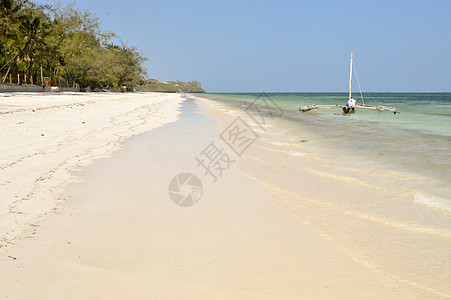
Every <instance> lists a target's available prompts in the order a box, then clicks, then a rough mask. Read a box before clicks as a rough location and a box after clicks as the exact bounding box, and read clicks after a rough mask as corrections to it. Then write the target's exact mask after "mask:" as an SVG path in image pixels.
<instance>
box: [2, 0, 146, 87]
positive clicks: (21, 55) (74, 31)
mask: <svg viewBox="0 0 451 300" xmlns="http://www.w3.org/2000/svg"><path fill="white" fill-rule="evenodd" d="M0 36H1V40H0V74H2V78H1V80H0V82H6V83H9V78H13V79H12V81H13V82H14V83H17V78H18V76H19V78H20V80H21V82H25V83H31V82H33V83H35V84H39V83H41V74H42V77H49V78H51V80H52V83H53V84H55V83H60V84H61V85H66V86H74V85H75V84H78V85H79V86H80V87H81V88H85V87H91V88H108V87H116V86H136V85H140V84H144V83H145V79H144V76H145V75H146V71H145V69H144V67H143V63H144V62H145V61H146V60H147V58H145V57H144V56H143V55H142V54H141V52H140V51H139V50H138V49H137V48H135V47H129V46H127V45H125V44H123V43H122V42H120V43H119V44H115V43H114V42H113V41H116V40H119V41H120V38H119V37H118V36H116V35H115V34H114V33H111V32H104V31H103V30H102V29H101V28H100V24H99V22H98V19H97V18H96V17H95V16H93V15H92V14H91V13H90V12H89V11H81V10H78V9H76V8H75V7H74V4H70V5H68V6H66V7H59V6H50V5H44V6H43V5H38V4H36V3H34V2H32V1H31V0H0ZM41 70H42V71H41ZM41 72H42V73H41ZM25 78H26V79H25ZM33 79H34V80H33Z"/></svg>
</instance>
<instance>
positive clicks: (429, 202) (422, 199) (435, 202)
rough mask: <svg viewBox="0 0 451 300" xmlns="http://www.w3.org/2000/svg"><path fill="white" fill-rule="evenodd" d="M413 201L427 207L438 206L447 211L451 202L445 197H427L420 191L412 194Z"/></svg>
mask: <svg viewBox="0 0 451 300" xmlns="http://www.w3.org/2000/svg"><path fill="white" fill-rule="evenodd" d="M413 198H414V201H415V202H416V203H419V204H423V205H426V206H429V207H433V208H438V209H441V210H444V211H447V212H451V204H450V203H447V202H449V201H447V200H445V199H439V198H435V197H427V196H425V195H423V194H422V193H420V192H417V193H415V194H414V195H413Z"/></svg>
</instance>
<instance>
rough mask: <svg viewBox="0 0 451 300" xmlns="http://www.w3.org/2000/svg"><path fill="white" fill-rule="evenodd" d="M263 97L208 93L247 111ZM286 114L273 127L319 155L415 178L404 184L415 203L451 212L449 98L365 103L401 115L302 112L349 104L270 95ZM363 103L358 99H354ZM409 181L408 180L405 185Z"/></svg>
mask: <svg viewBox="0 0 451 300" xmlns="http://www.w3.org/2000/svg"><path fill="white" fill-rule="evenodd" d="M259 95H260V93H241V94H238V93H227V94H206V95H205V97H207V98H209V99H212V100H217V101H221V102H223V103H226V104H229V105H232V106H235V107H241V109H244V108H245V107H246V106H247V105H248V104H249V103H251V102H253V101H254V100H255V99H256V98H257V97H258V96H259ZM266 95H267V96H268V97H269V98H270V99H272V100H273V101H274V103H276V104H277V105H278V106H279V107H280V108H281V109H282V110H283V115H282V117H280V118H277V119H276V120H275V121H274V122H273V123H272V126H275V127H277V128H278V129H282V130H283V131H284V132H285V133H286V134H287V135H289V136H291V137H292V138H293V139H294V140H296V139H298V140H299V141H303V142H308V143H309V144H310V145H311V149H313V150H314V151H316V152H319V153H322V154H326V155H329V156H330V157H333V156H334V155H336V154H337V153H339V154H342V155H344V156H345V157H347V158H349V159H353V160H355V161H356V162H357V163H360V164H361V166H362V167H368V166H369V165H371V168H375V169H378V168H380V169H384V170H392V171H396V172H402V173H403V174H407V175H412V176H411V179H409V181H410V182H404V183H403V184H405V185H408V186H409V188H411V189H413V190H414V189H416V188H417V189H418V190H419V191H420V192H419V193H418V194H417V195H416V198H417V199H416V201H418V202H422V203H423V204H426V205H429V206H433V207H436V208H440V209H443V210H445V211H448V212H451V196H450V195H451V93H366V94H364V101H365V104H370V105H384V106H390V107H395V108H396V109H397V110H398V111H399V112H400V114H396V115H395V114H393V113H391V112H380V111H376V110H366V109H358V110H357V111H356V113H355V114H352V115H346V116H343V115H341V114H340V113H341V109H340V108H331V109H322V110H312V111H309V112H304V113H302V112H299V111H298V108H299V107H300V106H305V105H310V104H318V105H322V104H345V103H346V101H347V98H348V95H347V94H346V93H268V94H266ZM353 97H354V98H355V99H356V100H357V103H362V100H361V99H360V95H354V96H353ZM404 181H406V180H404Z"/></svg>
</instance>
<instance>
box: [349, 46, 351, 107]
mask: <svg viewBox="0 0 451 300" xmlns="http://www.w3.org/2000/svg"><path fill="white" fill-rule="evenodd" d="M351 88H352V52H351V66H350V67H349V100H351Z"/></svg>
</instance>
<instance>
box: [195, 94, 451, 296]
mask: <svg viewBox="0 0 451 300" xmlns="http://www.w3.org/2000/svg"><path fill="white" fill-rule="evenodd" d="M258 96H259V94H207V95H203V96H202V97H206V98H209V99H212V100H215V101H217V102H218V104H219V105H218V109H220V110H223V111H224V112H226V113H228V114H230V115H232V116H237V115H240V116H243V118H246V114H245V112H244V110H245V108H246V107H247V106H248V105H249V104H250V103H252V102H254V101H255V100H256V98H257V97H258ZM268 96H269V97H270V99H272V101H274V103H275V104H277V106H279V107H280V108H281V109H282V111H283V115H282V116H281V117H276V118H273V119H272V120H270V121H269V122H268V123H267V126H265V128H264V129H261V128H260V127H259V126H258V125H257V124H252V121H251V123H249V125H250V126H251V128H253V129H254V130H255V131H256V132H258V133H259V134H260V133H261V134H260V139H258V141H257V142H256V143H255V144H254V145H252V147H250V148H249V150H247V152H246V153H245V155H244V156H245V157H246V159H244V160H241V163H240V165H239V168H240V170H241V171H242V172H243V173H245V174H247V175H248V176H250V177H251V178H254V179H255V180H257V181H258V182H260V183H261V184H263V185H265V186H266V187H267V188H268V189H269V191H270V193H271V195H272V200H273V202H272V203H273V205H275V206H276V207H279V208H280V209H282V210H284V211H286V212H287V213H288V214H289V215H291V216H293V217H296V218H298V219H300V221H301V222H303V223H305V224H308V225H311V226H312V228H313V229H314V230H316V231H317V232H318V234H320V235H321V236H323V237H324V238H326V239H327V240H329V241H330V242H331V243H333V244H335V245H336V246H337V248H338V249H341V250H342V251H343V252H344V253H346V254H347V255H349V256H350V257H352V259H354V260H355V261H357V262H358V263H359V264H361V265H363V266H365V267H368V268H370V269H373V270H374V271H376V272H377V273H379V274H381V275H382V276H387V277H389V278H392V279H393V280H394V281H396V282H397V283H398V285H399V286H400V287H401V288H402V289H404V290H405V291H406V293H408V294H410V295H411V296H412V298H417V299H449V298H451V285H450V282H449V278H451V175H450V174H451V93H368V94H365V95H364V96H365V98H364V99H365V103H366V104H372V105H384V106H390V107H395V108H396V109H397V110H398V111H399V112H400V114H393V113H392V112H380V111H375V110H365V109H357V111H356V113H355V114H351V115H346V116H344V115H342V114H341V108H339V107H338V108H331V109H324V110H312V111H309V112H304V113H303V112H299V111H298V108H299V107H300V106H305V105H309V104H318V105H321V104H344V103H346V100H347V97H348V96H347V94H345V93H277V94H268ZM354 98H355V99H356V100H358V97H354ZM266 100H267V99H266ZM359 102H360V103H361V100H360V101H359V100H358V103H359ZM257 103H259V104H262V102H261V100H260V102H257ZM261 109H262V111H264V110H263V108H261ZM247 120H249V118H248V119H247Z"/></svg>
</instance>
